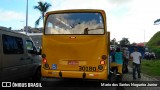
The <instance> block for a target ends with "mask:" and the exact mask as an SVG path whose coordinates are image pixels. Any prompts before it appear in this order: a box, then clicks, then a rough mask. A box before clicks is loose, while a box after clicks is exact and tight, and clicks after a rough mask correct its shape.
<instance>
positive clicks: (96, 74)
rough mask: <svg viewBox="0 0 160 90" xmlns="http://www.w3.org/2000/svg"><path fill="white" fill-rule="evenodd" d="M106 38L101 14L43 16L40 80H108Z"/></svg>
mask: <svg viewBox="0 0 160 90" xmlns="http://www.w3.org/2000/svg"><path fill="white" fill-rule="evenodd" d="M109 43H110V41H109V34H108V33H107V27H106V14H105V11H103V10H95V9H76V10H59V11H51V12H47V13H46V15H45V23H44V31H43V35H42V58H43V60H42V67H41V73H42V77H48V78H49V77H55V78H82V79H99V80H108V75H109V47H110V46H109Z"/></svg>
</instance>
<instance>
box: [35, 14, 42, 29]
mask: <svg viewBox="0 0 160 90" xmlns="http://www.w3.org/2000/svg"><path fill="white" fill-rule="evenodd" d="M41 19H42V16H40V17H39V18H38V19H37V20H36V22H35V27H37V26H38V25H39V21H40V20H41Z"/></svg>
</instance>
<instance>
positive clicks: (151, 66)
mask: <svg viewBox="0 0 160 90" xmlns="http://www.w3.org/2000/svg"><path fill="white" fill-rule="evenodd" d="M141 72H142V73H145V74H148V75H150V76H160V60H142V64H141Z"/></svg>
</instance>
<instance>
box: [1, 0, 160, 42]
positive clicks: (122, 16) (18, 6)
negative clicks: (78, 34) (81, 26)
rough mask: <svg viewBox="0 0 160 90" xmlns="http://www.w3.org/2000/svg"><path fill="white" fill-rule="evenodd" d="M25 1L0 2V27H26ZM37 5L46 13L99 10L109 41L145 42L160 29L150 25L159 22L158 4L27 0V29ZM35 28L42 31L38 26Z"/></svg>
mask: <svg viewBox="0 0 160 90" xmlns="http://www.w3.org/2000/svg"><path fill="white" fill-rule="evenodd" d="M26 1H27V0H1V2H0V13H1V14H0V26H4V27H8V28H9V27H12V29H13V30H18V29H22V28H23V26H25V25H26V23H25V21H26ZM38 1H46V2H48V3H50V4H51V5H52V6H51V7H50V9H49V11H55V10H65V9H102V10H104V11H105V12H106V16H107V30H108V31H110V32H111V39H113V38H115V39H116V41H120V40H121V39H122V38H123V37H125V38H128V39H129V41H130V42H131V43H133V42H136V43H140V42H148V41H149V40H150V38H151V37H152V36H153V35H154V34H155V33H156V32H158V31H160V25H154V21H155V20H156V19H159V18H160V5H159V4H160V0H28V26H31V27H34V26H35V21H36V20H37V19H38V17H39V16H40V12H39V11H37V10H35V9H33V6H36V5H38V4H37V2H38ZM39 27H42V22H41V23H40V25H39Z"/></svg>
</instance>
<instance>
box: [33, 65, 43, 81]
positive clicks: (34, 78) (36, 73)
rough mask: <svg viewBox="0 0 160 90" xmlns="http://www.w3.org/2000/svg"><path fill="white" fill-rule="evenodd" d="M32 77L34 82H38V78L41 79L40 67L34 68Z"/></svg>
mask: <svg viewBox="0 0 160 90" xmlns="http://www.w3.org/2000/svg"><path fill="white" fill-rule="evenodd" d="M32 79H33V81H35V82H40V80H41V68H40V67H39V68H38V69H37V70H36V72H35V74H34V76H33V77H32Z"/></svg>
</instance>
